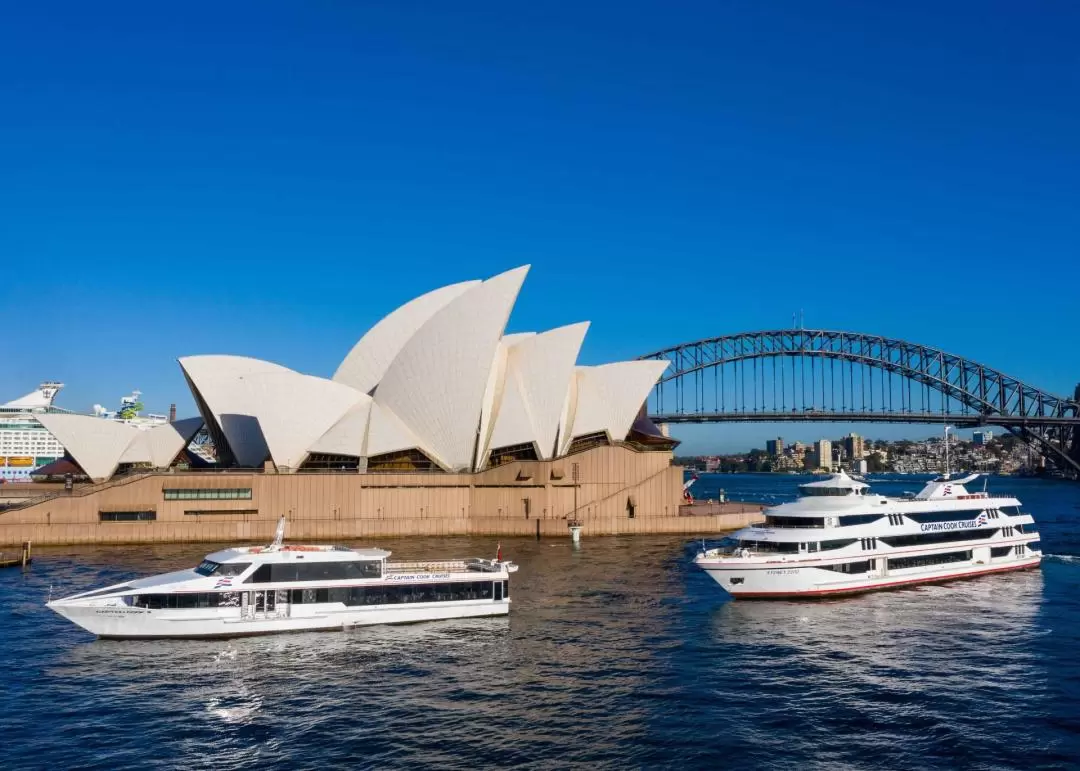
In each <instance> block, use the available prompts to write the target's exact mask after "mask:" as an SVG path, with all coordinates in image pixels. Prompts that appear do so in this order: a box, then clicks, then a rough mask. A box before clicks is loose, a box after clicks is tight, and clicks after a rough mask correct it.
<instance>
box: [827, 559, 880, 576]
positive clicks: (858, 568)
mask: <svg viewBox="0 0 1080 771" xmlns="http://www.w3.org/2000/svg"><path fill="white" fill-rule="evenodd" d="M873 562H874V561H873V560H858V561H857V562H841V563H840V564H839V565H818V567H819V568H821V569H822V570H831V571H833V572H834V573H869V572H870V570H871V568H872V567H873Z"/></svg>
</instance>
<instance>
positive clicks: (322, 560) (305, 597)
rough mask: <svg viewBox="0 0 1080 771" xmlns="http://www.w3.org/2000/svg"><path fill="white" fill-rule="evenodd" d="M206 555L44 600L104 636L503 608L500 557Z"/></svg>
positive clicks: (296, 626)
mask: <svg viewBox="0 0 1080 771" xmlns="http://www.w3.org/2000/svg"><path fill="white" fill-rule="evenodd" d="M283 536H284V521H282V523H281V524H279V525H278V532H277V537H276V538H275V540H274V543H272V544H271V545H270V546H264V547H258V546H254V547H252V546H243V547H237V548H231V549H225V550H223V551H219V552H214V553H213V554H210V555H207V557H206V558H205V559H204V560H203V561H202V562H201V563H200V564H199V565H198V566H197V567H195V568H192V569H189V570H181V571H178V572H175V573H165V574H162V575H158V576H151V577H149V578H141V579H138V580H135V581H129V582H128V583H124V584H117V585H114V586H110V587H107V588H105V589H98V590H96V591H91V592H84V593H82V594H76V595H72V596H71V597H65V598H64V599H60V600H51V601H49V602H48V603H47V606H48V607H49V608H51V609H52V610H54V611H56V612H57V613H59V614H60V615H61V616H63V617H64V618H66V619H68V620H69V621H72V622H74V623H76V624H78V625H79V626H81V627H82V628H83V629H85V630H87V631H88V632H91V633H93V634H96V635H97V636H99V637H103V638H112V639H137V638H141V639H154V638H206V637H240V636H246V635H256V634H270V633H275V632H299V631H311V630H329V629H345V628H349V627H355V626H367V625H371V624H400V623H411V622H416V621H434V620H440V619H451V618H473V617H477V616H501V615H506V614H507V613H509V612H510V581H509V579H510V574H511V573H513V572H515V571H516V570H517V566H516V565H514V564H513V563H512V562H506V561H503V560H502V550H501V548H500V550H499V554H498V555H497V557H496V558H495V559H494V560H484V559H467V560H437V561H431V560H428V561H422V562H389V561H388V558H389V556H390V552H388V551H385V550H383V549H349V548H345V547H342V546H300V545H293V544H287V545H286V544H283V543H282V539H283Z"/></svg>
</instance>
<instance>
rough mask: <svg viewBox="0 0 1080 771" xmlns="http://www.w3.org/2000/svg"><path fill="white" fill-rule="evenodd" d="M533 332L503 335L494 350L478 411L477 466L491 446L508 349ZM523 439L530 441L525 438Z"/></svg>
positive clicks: (484, 458)
mask: <svg viewBox="0 0 1080 771" xmlns="http://www.w3.org/2000/svg"><path fill="white" fill-rule="evenodd" d="M535 336H536V333H535V332H517V333H514V334H510V335H503V336H502V339H501V340H499V348H498V350H497V351H496V352H495V362H494V364H493V365H492V367H491V372H490V374H489V375H488V383H487V387H486V388H485V389H484V401H483V409H482V410H481V412H480V433H479V437H480V453H479V455H478V457H477V467H478V468H482V467H483V466H484V465H485V462H486V460H487V449H488V448H490V447H492V444H491V432H492V431H493V430H494V428H495V420H496V416H497V415H498V414H499V412H500V410H501V409H502V407H501V405H502V401H503V397H504V390H505V386H506V361H507V356H508V354H509V352H510V349H511V348H512V347H513V346H515V345H517V344H518V343H519V342H521V341H522V340H526V339H528V338H530V337H535ZM524 441H531V439H527V440H524Z"/></svg>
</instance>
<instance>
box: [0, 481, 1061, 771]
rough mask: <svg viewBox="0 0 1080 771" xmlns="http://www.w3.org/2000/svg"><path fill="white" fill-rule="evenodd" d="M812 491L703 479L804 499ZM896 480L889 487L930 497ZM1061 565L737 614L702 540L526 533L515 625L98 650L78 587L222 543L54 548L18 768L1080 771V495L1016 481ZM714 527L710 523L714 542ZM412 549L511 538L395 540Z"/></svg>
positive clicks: (739, 491)
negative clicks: (49, 602) (50, 599)
mask: <svg viewBox="0 0 1080 771" xmlns="http://www.w3.org/2000/svg"><path fill="white" fill-rule="evenodd" d="M800 481H805V479H804V478H800V477H795V476H782V475H724V476H703V477H702V478H701V479H700V480H699V481H698V483H697V484H696V485H695V487H694V492H695V494H696V495H697V497H698V498H715V497H716V494H717V491H718V490H719V489H720V488H723V489H724V490H725V492H726V493H727V495H728V496H729V497H730V498H732V499H736V500H756V501H760V502H763V503H778V502H781V501H783V500H787V499H790V498H791V497H793V496H794V494H795V487H796V485H797V484H798V483H799V482H800ZM920 485H921V480H919V479H916V478H912V477H893V478H889V477H886V478H884V479H883V480H875V488H876V489H879V490H881V491H883V492H887V493H899V492H902V491H904V490H915V489H918V488H919V486H920ZM990 489H991V491H994V490H999V491H1002V492H1004V491H1006V490H1007V491H1010V492H1014V493H1016V494H1017V495H1018V496H1019V497H1020V499H1021V500H1022V501H1024V503H1025V507H1026V508H1027V509H1028V510H1030V511H1031V512H1032V513H1033V514H1034V515H1035V516H1036V518H1037V520H1038V523H1039V530H1040V532H1041V533H1042V544H1043V551H1044V553H1045V554H1047V555H1048V556H1047V558H1046V560H1045V561H1044V564H1043V568H1042V570H1040V571H1031V572H1025V573H1017V574H1012V575H1008V574H1006V575H999V576H988V577H985V578H980V579H976V580H971V581H964V582H955V583H951V584H945V585H940V586H932V587H921V588H914V589H905V590H900V591H894V592H885V593H878V594H870V595H864V596H860V597H854V598H848V599H839V600H830V601H823V602H757V603H755V602H746V601H742V602H732V601H730V600H727V599H726V598H725V597H724V595H723V594H722V592H721V591H720V590H719V588H718V587H717V586H716V585H715V584H714V583H713V582H712V581H711V580H710V579H709V578H708V577H706V576H705V575H704V574H702V573H700V572H698V571H696V570H695V569H694V568H693V566H692V565H691V562H690V560H691V558H692V556H693V554H694V553H695V551H696V549H697V547H698V544H697V543H695V542H693V541H690V540H689V539H686V538H682V537H662V536H645V537H632V538H631V537H626V538H595V537H594V538H590V537H589V534H588V529H587V527H586V530H585V533H584V536H583V539H582V543H581V545H580V547H579V548H574V547H573V546H572V545H571V544H570V542H569V540H568V539H558V540H543V541H536V540H531V539H516V540H508V539H503V541H502V548H503V552H504V555H505V556H506V557H507V558H510V559H513V560H515V561H516V562H518V563H519V564H520V565H521V570H520V572H518V573H517V574H516V575H515V576H514V580H513V582H512V586H513V589H512V599H513V602H514V605H513V609H512V612H511V616H510V618H509V619H486V620H475V621H467V622H444V623H433V624H419V625H414V626H404V627H387V628H368V629H354V630H349V631H343V632H328V633H320V634H298V635H284V636H277V637H265V638H246V639H239V640H232V641H205V642H203V641H183V642H120V641H96V640H94V639H93V638H91V637H90V636H89V635H86V634H85V633H83V632H82V631H81V630H79V629H77V628H76V627H74V626H72V625H71V624H69V623H67V622H65V621H63V620H62V619H60V618H59V617H57V616H55V615H53V614H52V613H50V612H49V611H48V610H46V609H45V608H44V607H43V604H42V603H43V602H44V601H45V599H46V597H47V595H48V593H49V589H50V586H51V587H52V588H53V590H54V592H55V593H57V594H67V593H70V592H74V591H78V590H83V589H89V588H91V587H98V586H103V585H106V584H109V583H113V582H117V581H121V580H125V579H127V578H130V577H133V576H137V575H141V574H147V573H156V572H164V571H166V570H170V569H174V568H177V567H181V566H185V565H195V564H196V563H197V562H198V560H199V558H201V557H202V555H203V554H204V553H206V552H207V551H211V550H212V549H213V548H216V547H213V546H207V547H200V546H191V545H177V546H151V547H147V546H132V547H123V548H120V547H112V548H92V547H79V548H74V547H73V548H69V549H43V550H41V551H39V552H38V553H37V554H36V558H35V562H34V565H33V567H32V569H31V570H30V571H28V572H26V573H21V572H20V571H18V570H7V571H3V572H0V617H2V618H3V635H2V636H0V660H2V661H3V662H4V664H5V669H6V675H5V677H4V679H3V680H2V681H0V683H2V684H0V710H2V712H0V714H2V715H3V719H4V725H5V728H6V731H5V741H4V747H3V756H2V758H3V760H2V762H3V764H4V767H7V768H51V769H56V768H109V769H120V768H160V769H172V768H185V769H190V768H214V769H233V768H243V769H247V768H251V769H270V768H316V767H318V768H367V767H370V768H405V767H410V768H428V767H438V768H477V767H481V768H482V767H495V766H517V767H522V768H598V767H610V768H684V769H685V768H704V767H710V768H731V769H741V768H748V769H757V768H761V769H765V768H768V769H776V768H793V769H794V768H798V769H815V768H821V769H825V768H828V769H833V768H852V769H863V768H865V769H881V768H888V769H903V768H912V769H916V768H917V769H925V768H978V769H996V768H1063V767H1070V766H1072V767H1076V766H1077V765H1078V764H1080V664H1078V662H1077V656H1078V655H1080V653H1078V651H1080V485H1076V484H1073V483H1068V482H1053V481H1037V480H1025V479H993V480H991V482H990ZM702 535H703V536H709V535H711V534H709V533H702ZM379 545H380V546H386V547H387V548H391V549H393V550H394V552H395V556H396V557H398V558H401V559H409V558H412V557H435V556H439V557H444V556H465V555H474V554H476V555H483V556H490V555H493V554H494V552H495V548H496V542H495V540H494V539H468V538H453V539H435V538H425V539H418V540H414V541H396V542H394V541H385V542H383V541H381V542H380V544H379Z"/></svg>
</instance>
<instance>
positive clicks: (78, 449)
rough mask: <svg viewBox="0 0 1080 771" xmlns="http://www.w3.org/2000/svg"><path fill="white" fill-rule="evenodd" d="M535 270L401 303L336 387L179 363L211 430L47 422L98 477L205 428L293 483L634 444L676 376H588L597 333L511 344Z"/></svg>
mask: <svg viewBox="0 0 1080 771" xmlns="http://www.w3.org/2000/svg"><path fill="white" fill-rule="evenodd" d="M528 270H529V268H528V266H524V267H520V268H516V269H514V270H510V271H507V272H505V273H502V274H500V275H497V276H495V277H493V278H490V279H487V280H486V281H466V282H463V283H459V284H452V285H450V286H446V287H442V288H440V289H436V290H434V291H431V292H428V293H427V294H424V295H421V296H420V297H417V298H416V299H414V300H412V301H410V302H408V303H406V304H405V305H402V306H401V307H400V308H398V309H397V310H395V311H393V312H392V313H390V314H389V315H388V316H386V317H385V318H383V319H382V320H381V321H380V322H378V323H377V324H375V326H373V327H372V328H371V329H370V330H369V331H368V332H367V334H365V335H364V336H363V337H362V338H361V339H360V340H359V342H357V343H356V345H355V346H354V347H353V349H352V350H351V351H350V352H349V354H348V356H346V357H345V359H344V361H342V363H341V365H340V366H339V367H338V368H337V371H336V372H335V373H334V376H333V378H331V379H326V378H321V377H316V376H313V375H305V374H302V373H299V372H296V371H294V370H291V369H288V368H287V367H283V366H281V365H279V364H274V363H271V362H267V361H261V360H258V359H251V358H247V357H243V356H226V355H208V356H189V357H184V358H181V359H180V367H181V369H182V370H183V373H184V377H185V378H186V380H187V383H188V385H189V387H190V388H191V392H192V395H193V396H194V399H195V403H196V405H197V406H198V409H199V412H200V414H201V416H202V418H201V421H200V420H199V419H192V420H189V421H180V422H177V423H174V424H170V425H168V426H161V427H158V428H154V429H150V430H147V431H140V430H138V429H136V428H134V427H131V426H127V425H124V424H118V423H109V422H108V421H104V420H100V419H98V418H90V417H86V416H79V415H43V416H41V420H42V422H43V423H44V424H45V426H46V428H48V429H49V430H50V431H51V432H52V433H53V434H55V435H56V436H57V438H58V439H60V440H61V441H62V442H63V443H64V445H65V446H66V447H67V449H68V451H69V453H70V454H71V455H72V457H74V458H75V460H76V461H77V462H78V463H79V465H81V466H82V467H83V469H84V470H85V471H86V472H87V474H88V475H89V476H91V477H93V478H106V477H109V476H111V475H112V474H113V473H115V471H116V469H117V468H118V467H119V466H120V465H121V464H124V463H140V464H144V465H145V464H149V465H152V466H155V467H162V466H167V465H169V464H170V462H171V461H172V459H173V458H174V457H175V456H176V455H177V454H178V453H179V452H180V451H181V450H183V448H184V447H186V445H187V442H188V441H190V439H191V436H192V435H194V433H195V432H196V431H197V430H198V428H199V427H200V425H201V424H202V423H205V426H206V429H207V432H208V433H209V435H210V437H211V438H212V440H213V443H214V446H215V448H216V451H217V454H218V460H219V462H220V463H223V464H227V465H234V466H240V467H250V468H257V467H262V466H263V465H264V464H265V463H266V462H268V461H269V462H272V463H273V465H274V466H275V467H276V468H277V470H278V471H282V472H287V471H293V470H296V469H299V468H301V467H313V466H314V467H317V465H318V464H319V463H323V464H326V465H327V466H328V467H331V466H336V465H337V464H344V463H347V462H350V461H351V462H353V463H355V464H356V467H357V468H360V469H363V468H378V467H379V465H380V463H383V462H387V461H391V462H392V461H395V460H396V461H399V462H400V461H402V460H404V459H412V460H413V461H415V460H416V459H417V458H419V459H421V460H422V461H424V462H426V463H427V464H428V465H429V467H431V468H438V469H441V470H444V471H478V470H481V469H483V468H486V467H487V466H489V465H492V464H493V463H494V462H496V460H495V459H497V458H498V459H503V458H511V457H512V458H517V459H535V460H545V459H550V458H553V457H557V456H559V455H564V454H566V453H567V452H568V451H569V450H570V449H571V446H572V443H573V442H574V440H576V439H581V438H583V437H588V438H590V439H591V440H593V441H608V442H615V441H621V440H624V439H625V438H626V437H627V434H628V433H629V432H630V430H631V426H632V425H633V424H634V421H635V418H636V417H637V416H638V414H639V412H640V411H641V407H642V405H643V404H644V402H645V400H646V398H647V397H648V394H649V391H650V389H651V388H652V387H653V386H654V385H655V383H656V381H657V379H658V378H659V377H660V375H661V373H662V372H663V370H664V369H665V367H666V366H667V364H666V363H665V362H658V361H626V362H618V363H615V364H606V365H601V366H591V367H587V366H578V365H577V357H578V352H579V351H580V348H581V345H582V341H583V340H584V337H585V333H586V331H587V330H588V323H587V322H585V323H579V324H571V325H569V326H565V327H559V328H557V329H552V330H549V331H546V332H539V333H535V334H532V333H530V334H514V335H506V334H504V333H505V329H506V324H507V321H508V319H509V317H510V312H511V310H512V309H513V306H514V303H515V301H516V299H517V296H518V292H519V291H520V289H521V286H522V283H523V281H524V279H525V276H526V274H527V273H528ZM298 405H303V407H302V408H298ZM167 456H168V457H167ZM398 468H400V466H398Z"/></svg>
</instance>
